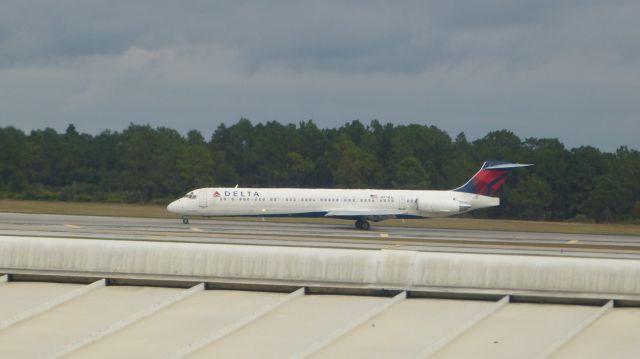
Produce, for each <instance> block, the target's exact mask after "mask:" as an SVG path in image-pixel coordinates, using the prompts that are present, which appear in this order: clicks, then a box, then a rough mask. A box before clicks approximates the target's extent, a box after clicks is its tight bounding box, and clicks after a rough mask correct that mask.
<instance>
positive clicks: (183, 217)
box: [182, 216, 189, 224]
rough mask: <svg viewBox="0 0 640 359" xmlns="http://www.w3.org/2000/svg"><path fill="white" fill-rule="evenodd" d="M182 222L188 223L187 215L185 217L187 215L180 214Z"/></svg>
mask: <svg viewBox="0 0 640 359" xmlns="http://www.w3.org/2000/svg"><path fill="white" fill-rule="evenodd" d="M182 223H184V224H189V217H187V216H182Z"/></svg>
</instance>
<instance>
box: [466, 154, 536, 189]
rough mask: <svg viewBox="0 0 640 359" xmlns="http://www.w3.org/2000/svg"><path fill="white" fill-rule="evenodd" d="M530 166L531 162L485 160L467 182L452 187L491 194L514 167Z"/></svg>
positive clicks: (498, 187)
mask: <svg viewBox="0 0 640 359" xmlns="http://www.w3.org/2000/svg"><path fill="white" fill-rule="evenodd" d="M527 166H532V165H531V164H522V163H509V162H499V161H486V162H485V163H484V164H483V165H482V168H480V170H479V171H478V172H477V173H476V174H475V175H474V176H473V177H471V179H470V180H469V181H467V183H465V184H464V185H462V186H460V187H458V188H456V189H454V191H456V192H466V193H475V194H481V195H483V196H493V195H494V194H496V192H497V191H498V190H499V189H500V187H501V186H502V185H503V184H504V181H506V179H507V177H508V176H509V174H510V173H511V171H513V170H514V169H516V168H520V167H527Z"/></svg>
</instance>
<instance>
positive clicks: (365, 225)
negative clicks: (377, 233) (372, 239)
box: [356, 219, 371, 231]
mask: <svg viewBox="0 0 640 359" xmlns="http://www.w3.org/2000/svg"><path fill="white" fill-rule="evenodd" d="M356 228H358V229H362V230H364V231H366V230H368V229H369V228H371V225H370V224H369V221H367V220H366V219H359V220H357V221H356Z"/></svg>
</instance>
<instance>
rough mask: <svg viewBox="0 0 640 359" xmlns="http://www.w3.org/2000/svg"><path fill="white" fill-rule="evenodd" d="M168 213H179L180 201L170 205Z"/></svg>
mask: <svg viewBox="0 0 640 359" xmlns="http://www.w3.org/2000/svg"><path fill="white" fill-rule="evenodd" d="M167 211H169V212H171V213H177V212H178V201H173V202H171V203H169V205H168V206H167Z"/></svg>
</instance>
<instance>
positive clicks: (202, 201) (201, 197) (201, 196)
mask: <svg viewBox="0 0 640 359" xmlns="http://www.w3.org/2000/svg"><path fill="white" fill-rule="evenodd" d="M198 205H199V206H200V207H201V208H205V207H207V190H204V189H201V190H199V191H198Z"/></svg>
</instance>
